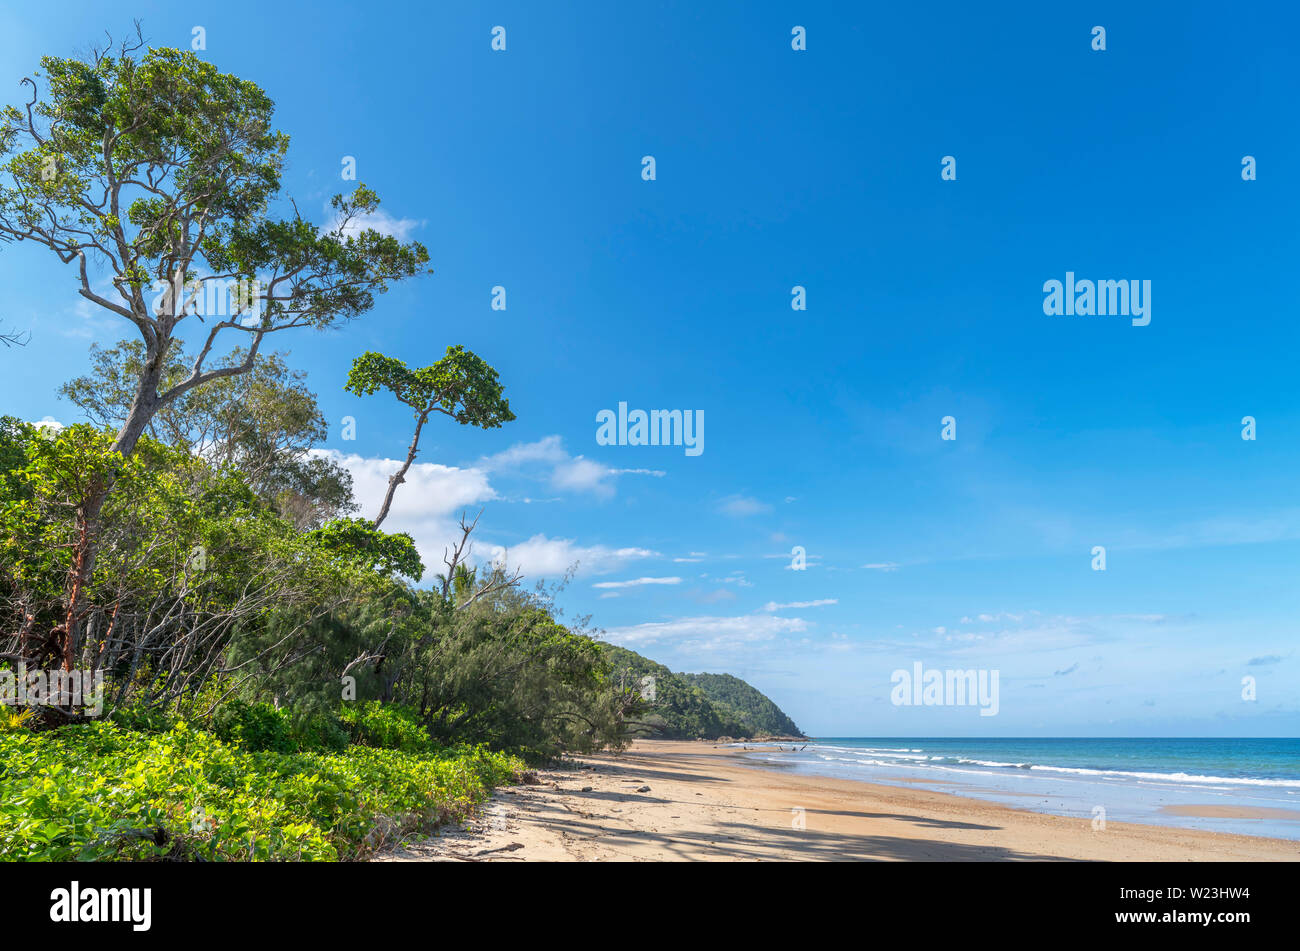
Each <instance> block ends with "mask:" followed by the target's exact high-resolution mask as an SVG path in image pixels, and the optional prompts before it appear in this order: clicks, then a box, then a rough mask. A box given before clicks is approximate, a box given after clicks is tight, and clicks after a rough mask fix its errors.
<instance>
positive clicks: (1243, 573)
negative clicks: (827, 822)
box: [0, 0, 1300, 736]
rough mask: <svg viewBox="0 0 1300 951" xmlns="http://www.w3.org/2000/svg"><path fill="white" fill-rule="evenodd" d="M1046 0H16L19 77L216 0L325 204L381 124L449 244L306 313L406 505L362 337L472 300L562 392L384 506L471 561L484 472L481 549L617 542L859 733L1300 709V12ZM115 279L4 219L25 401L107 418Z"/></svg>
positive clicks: (514, 373)
mask: <svg viewBox="0 0 1300 951" xmlns="http://www.w3.org/2000/svg"><path fill="white" fill-rule="evenodd" d="M543 6H545V7H546V9H543ZM1046 6H1048V5H1038V4H1016V5H1001V6H1000V7H999V9H996V10H992V9H988V8H985V7H978V8H976V7H972V6H970V5H965V4H955V3H953V4H943V3H940V4H929V5H926V7H925V12H924V15H921V14H919V13H918V12H917V9H916V8H909V7H908V6H907V5H896V8H895V9H892V10H871V11H870V12H868V11H865V10H863V9H861V8H860V7H859V5H856V4H847V3H846V4H797V5H794V4H780V3H765V2H746V3H711V4H707V5H701V4H698V3H689V2H682V3H653V4H641V5H633V4H605V3H594V2H593V3H575V4H547V5H540V4H535V3H509V2H502V3H489V4H469V3H456V4H437V5H426V4H416V3H410V4H385V3H374V4H368V5H366V6H365V7H364V8H361V7H358V6H357V5H355V4H351V3H336V2H329V0H325V2H321V3H317V4H313V5H312V6H311V7H310V11H308V8H301V9H283V10H282V9H279V8H278V6H277V5H270V4H263V3H257V4H254V3H243V2H226V3H222V4H192V5H187V6H186V7H185V8H184V9H176V8H174V7H172V5H168V4H161V3H139V4H136V5H135V7H134V9H132V10H130V11H127V12H123V13H121V14H118V15H110V14H109V13H106V12H105V11H104V9H103V5H102V4H96V3H75V2H74V3H67V4H61V5H60V7H59V15H58V17H50V16H48V15H47V13H46V12H45V11H44V10H42V9H40V8H32V7H28V8H24V9H21V10H16V9H14V8H12V7H10V8H8V9H6V10H5V11H4V12H0V64H2V68H0V89H3V90H5V94H4V97H3V98H4V100H5V101H6V102H15V103H16V102H20V101H23V100H24V98H25V97H24V96H23V94H22V92H21V90H20V89H19V87H18V82H19V80H20V79H21V78H22V77H23V76H25V75H28V74H29V73H30V72H31V71H32V70H33V69H34V68H35V67H36V64H37V60H38V58H39V56H40V55H41V54H44V53H53V54H57V55H70V54H72V53H74V52H77V51H81V50H85V49H86V48H87V47H88V46H89V45H90V44H91V43H93V42H94V41H96V39H98V38H99V37H101V36H102V34H103V31H104V30H105V29H108V30H111V31H113V32H114V33H115V34H119V35H120V34H121V33H122V32H123V31H124V30H126V29H128V28H129V25H130V19H131V17H132V16H138V17H140V18H141V19H142V20H143V28H144V31H145V34H146V37H147V38H148V39H149V40H150V41H151V42H152V43H153V44H154V45H158V46H169V45H170V46H181V47H188V46H189V45H190V41H191V36H192V28H193V27H194V26H202V27H203V28H204V29H205V30H206V40H207V49H206V50H205V51H204V52H203V53H202V55H203V56H205V57H206V58H207V59H209V60H210V61H212V62H213V63H215V64H217V65H218V66H219V67H220V68H222V69H223V70H226V71H229V72H233V73H235V74H237V75H240V76H242V77H244V78H248V79H251V80H254V81H256V82H257V83H259V84H260V85H261V86H262V87H263V88H265V89H266V90H267V92H268V93H269V94H270V95H271V97H272V98H273V99H274V100H275V101H276V102H277V104H278V112H277V116H278V120H279V124H280V127H281V128H282V129H284V130H285V131H286V132H288V133H289V135H290V136H291V138H292V144H291V146H290V151H289V162H288V167H287V173H286V176H285V190H284V194H285V195H286V196H292V197H294V198H296V199H297V201H298V204H299V207H300V208H302V209H304V211H305V212H307V213H308V214H309V215H314V216H315V217H316V218H317V220H319V221H320V222H321V223H324V222H325V219H326V215H325V212H324V207H325V202H326V201H327V199H328V196H329V195H331V194H333V193H335V192H337V191H340V190H346V189H349V188H350V187H351V184H350V183H347V182H343V181H341V180H340V169H341V162H342V158H343V156H354V157H355V158H356V160H357V170H358V174H357V177H358V179H359V180H360V181H362V182H365V183H366V184H368V185H370V186H371V187H373V188H375V189H376V190H377V191H378V192H379V193H380V195H381V196H382V198H383V201H384V204H383V209H382V211H383V214H382V216H381V218H380V219H379V220H377V221H375V222H374V224H376V226H378V227H381V228H384V229H386V230H390V231H392V232H394V233H398V234H402V235H405V236H409V237H410V238H412V239H418V240H419V241H421V242H423V243H424V244H425V245H426V246H427V247H428V249H429V251H430V255H431V258H432V266H433V268H434V270H435V273H434V275H433V276H431V277H427V278H422V279H419V280H416V281H412V282H409V283H408V284H406V285H405V286H403V287H399V288H396V289H394V290H393V291H391V292H390V293H389V294H387V295H386V296H384V297H382V298H380V300H379V303H378V306H377V307H376V308H375V309H374V311H373V312H371V313H370V314H369V315H367V316H366V317H364V318H362V319H361V320H358V321H356V322H353V323H351V324H349V325H347V326H345V327H343V328H341V329H339V330H336V331H330V332H326V333H323V334H313V333H298V332H295V333H298V335H297V336H293V335H284V336H282V337H280V339H278V340H275V344H276V347H277V348H278V349H282V350H288V351H290V362H291V364H292V365H294V366H295V367H298V368H300V369H303V370H305V371H307V373H308V379H309V383H310V385H311V386H312V387H313V388H314V389H315V390H316V392H317V393H318V394H319V397H320V400H321V405H322V407H323V409H324V410H325V412H326V415H327V416H328V418H329V419H330V420H331V424H332V431H331V437H330V440H329V442H328V444H327V446H328V449H329V450H330V451H331V452H333V453H336V454H338V457H339V458H343V459H346V461H347V462H348V463H349V465H350V466H351V467H352V468H353V469H354V471H355V473H356V477H357V484H358V488H359V490H360V498H359V501H360V502H361V503H362V508H363V512H367V513H371V514H373V512H374V510H375V509H376V508H377V506H378V501H379V494H380V492H381V489H382V482H383V478H384V475H385V473H386V472H387V471H388V466H389V463H387V462H385V460H387V459H391V458H393V457H396V456H398V455H400V454H401V453H402V452H403V450H404V448H405V445H406V443H407V441H408V439H409V427H410V425H411V421H410V418H409V415H407V414H404V413H403V412H402V411H401V409H400V408H399V407H398V406H397V404H396V403H395V402H392V401H390V400H386V399H385V398H384V397H382V396H375V397H370V398H366V399H359V398H355V397H352V396H350V395H348V394H345V393H344V392H343V389H342V386H343V382H344V379H345V377H346V374H347V369H348V366H349V364H350V362H351V359H352V357H353V356H355V355H357V354H359V353H361V352H363V351H365V350H379V351H382V352H384V353H387V354H390V355H393V356H398V357H401V358H402V359H405V360H406V361H407V362H408V363H412V364H418V365H424V364H427V363H431V362H433V361H434V360H435V359H437V358H438V357H439V356H440V355H441V354H442V353H443V352H444V351H445V348H446V347H447V346H448V345H450V344H463V345H465V346H466V347H468V348H469V349H471V350H473V351H475V352H476V353H478V354H480V355H481V356H483V357H484V358H485V359H487V360H488V361H489V362H490V363H491V364H493V366H495V367H496V368H497V369H498V371H499V372H500V374H501V377H502V380H503V381H504V383H505V386H506V393H507V395H508V397H509V398H510V401H511V407H512V409H513V410H514V411H515V413H516V414H517V417H518V419H517V420H516V421H515V422H513V423H510V424H508V425H507V426H505V427H504V428H502V429H499V430H493V431H491V432H483V431H481V430H473V429H462V428H459V427H457V426H455V424H453V423H451V422H450V421H446V420H442V421H440V422H437V423H435V424H434V425H433V426H432V427H431V428H430V429H428V430H426V435H425V441H424V443H423V445H422V451H421V456H420V459H421V466H420V468H419V469H418V470H417V472H416V473H415V475H414V476H413V477H412V479H411V481H410V483H409V484H408V485H407V486H405V487H403V489H402V490H401V491H400V492H399V494H398V497H397V503H396V506H395V509H394V514H393V515H392V516H391V517H390V520H389V521H388V522H387V523H386V524H385V528H388V529H392V530H397V529H407V530H409V531H411V532H412V533H413V534H414V535H415V536H416V538H417V539H418V540H419V541H420V543H421V545H422V547H423V548H424V549H425V555H426V559H425V560H426V563H428V564H431V565H436V564H438V563H439V562H440V556H441V550H442V544H443V541H444V540H445V539H446V537H447V533H448V530H449V526H450V524H451V522H452V521H453V519H454V517H455V515H456V513H458V512H459V511H460V510H461V509H462V508H468V509H469V510H470V511H471V513H472V512H474V511H477V509H478V508H479V507H480V506H482V507H483V508H484V509H485V511H484V514H483V517H482V520H481V522H480V531H479V533H478V534H479V536H480V537H479V540H478V544H477V548H476V551H477V552H478V553H479V555H480V556H481V557H483V558H488V557H492V556H493V555H499V554H500V553H501V551H502V550H504V551H505V553H506V554H505V557H506V558H507V560H509V561H510V562H511V563H512V564H518V565H520V566H522V567H523V568H524V569H525V570H526V571H527V572H528V574H529V575H530V577H532V578H536V577H539V576H547V577H556V576H557V575H558V574H559V573H562V572H563V569H564V568H565V567H566V566H567V565H569V564H571V563H573V562H574V561H577V562H578V564H579V569H578V573H577V575H576V577H575V578H574V579H573V580H572V582H571V583H570V584H569V586H568V587H567V588H566V589H565V591H564V592H563V594H562V595H561V598H560V601H561V604H562V605H563V606H564V608H565V609H566V611H567V612H568V613H569V614H572V615H581V614H591V615H592V623H593V624H595V625H597V626H598V627H600V628H602V629H603V630H604V631H605V632H606V636H607V637H608V638H609V639H610V640H612V641H614V642H616V643H622V644H626V645H627V646H630V647H633V648H634V649H636V650H639V651H641V652H642V653H645V654H646V655H648V656H650V657H652V658H654V659H655V660H658V661H660V662H662V663H665V664H667V665H668V666H670V667H672V668H673V669H675V670H711V671H729V672H732V673H735V674H738V675H740V676H742V677H745V678H746V679H747V680H750V681H751V682H752V683H754V684H755V685H756V686H758V687H759V688H760V689H762V690H764V691H765V692H767V693H768V694H769V695H770V696H772V697H773V699H775V700H776V701H777V702H778V703H779V704H781V706H782V707H783V708H785V710H786V711H787V712H788V713H790V714H791V716H792V717H794V719H795V720H796V722H798V723H799V725H800V726H801V727H803V728H804V729H805V730H806V731H809V732H811V733H814V734H820V735H883V736H907V735H911V736H925V735H950V736H962V735H1006V736H1025V735H1121V736H1122V735H1137V736H1143V735H1171V736H1176V735H1246V736H1259V735H1286V736H1293V735H1296V732H1297V727H1298V726H1300V683H1298V681H1297V677H1296V670H1297V664H1300V658H1297V656H1296V651H1295V644H1296V639H1297V638H1296V635H1297V631H1296V618H1297V614H1298V612H1297V608H1298V607H1300V585H1298V584H1297V583H1296V565H1297V561H1298V556H1300V503H1298V502H1297V500H1296V491H1295V489H1296V485H1297V473H1298V472H1300V406H1298V401H1297V399H1296V396H1295V395H1294V394H1295V389H1296V386H1295V369H1294V365H1295V351H1296V344H1297V330H1296V321H1295V307H1296V300H1295V298H1296V284H1295V279H1294V272H1295V262H1296V260H1297V257H1298V255H1300V235H1298V234H1297V229H1296V227H1295V221H1296V215H1295V211H1296V209H1297V207H1300V205H1298V203H1297V199H1298V198H1300V195H1298V193H1297V192H1298V188H1300V185H1298V184H1297V180H1296V176H1295V174H1294V167H1295V165H1296V162H1297V160H1298V159H1300V154H1298V153H1300V148H1298V147H1300V139H1298V136H1297V132H1296V125H1295V123H1294V121H1292V120H1291V115H1292V113H1293V111H1294V103H1295V101H1296V95H1297V91H1298V90H1297V75H1298V74H1297V71H1296V69H1295V65H1294V61H1293V59H1290V58H1289V53H1288V51H1287V49H1286V46H1285V43H1286V38H1287V37H1288V36H1290V35H1292V34H1293V33H1294V31H1295V29H1296V28H1297V26H1300V23H1298V22H1297V20H1298V19H1300V18H1297V17H1296V15H1295V13H1294V12H1293V11H1292V10H1289V9H1283V10H1281V11H1280V12H1279V11H1277V10H1268V9H1266V8H1265V7H1264V6H1249V7H1246V8H1240V9H1238V8H1227V7H1222V8H1218V9H1216V8H1213V7H1211V6H1208V5H1199V4H1188V3H1182V4H1177V5H1172V4H1171V5H1150V6H1149V8H1146V9H1143V10H1140V11H1137V10H1133V9H1130V7H1131V5H1129V4H1110V3H1089V4H1082V3H1079V4H1052V5H1050V7H1051V8H1050V9H1044V8H1043V7H1046ZM702 7H704V9H701V8H702ZM1144 7H1147V5H1144ZM1225 10H1226V11H1227V12H1225ZM497 25H502V26H504V27H505V28H506V31H507V33H506V35H507V48H506V50H505V51H504V52H494V51H493V50H491V48H490V41H491V35H490V31H491V30H492V28H493V27H494V26H497ZM795 25H802V26H804V27H806V29H807V49H806V50H805V51H801V52H796V51H793V50H792V49H791V44H790V39H791V29H792V27H794V26H795ZM1095 25H1102V26H1104V27H1105V28H1106V31H1107V43H1106V45H1107V49H1106V50H1105V51H1104V52H1099V51H1094V50H1093V49H1092V48H1091V42H1092V28H1093V27H1094V26H1095ZM644 155H653V156H654V157H655V160H656V174H657V177H656V180H654V181H644V180H642V177H641V167H642V166H641V159H642V156H644ZM947 155H951V156H954V157H955V159H956V162H957V179H956V180H955V181H943V180H941V177H940V161H941V158H942V157H943V156H947ZM1246 155H1251V156H1254V157H1255V158H1256V161H1257V167H1258V179H1257V180H1255V181H1243V180H1242V176H1241V167H1242V166H1241V162H1242V157H1243V156H1246ZM1067 271H1072V272H1075V274H1076V275H1077V276H1078V277H1079V278H1080V279H1082V278H1091V279H1096V280H1100V279H1108V280H1109V279H1135V280H1149V281H1151V286H1152V300H1151V305H1152V306H1151V317H1152V319H1151V322H1150V324H1149V325H1148V326H1145V327H1135V326H1132V325H1131V323H1130V321H1129V320H1128V319H1127V318H1124V317H1119V316H1107V317H1084V316H1070V317H1066V316H1047V315H1045V314H1044V312H1043V298H1044V293H1043V289H1042V288H1043V284H1044V282H1045V281H1048V280H1052V279H1056V280H1064V279H1065V274H1066V272H1067ZM74 278H75V275H74V273H73V272H72V270H71V269H65V268H63V267H62V266H60V265H58V264H57V262H54V261H52V260H51V259H49V258H47V256H45V255H42V254H41V253H40V251H39V249H36V248H32V247H24V246H15V245H5V246H0V280H2V281H3V284H4V287H5V294H4V298H3V303H2V304H0V316H3V318H4V321H5V324H6V326H16V327H18V328H21V329H29V330H30V331H31V333H32V341H31V343H30V345H29V346H28V347H27V348H26V349H25V350H22V351H9V352H7V353H0V361H3V367H4V374H3V378H0V406H2V407H3V411H4V412H8V413H13V414H16V415H20V416H23V417H25V418H28V419H33V420H35V419H41V418H44V417H47V416H48V417H52V418H54V419H57V420H61V421H64V422H68V421H71V420H72V419H73V418H75V416H74V413H73V409H72V408H71V407H70V406H69V405H68V404H67V403H64V402H62V401H60V400H59V399H58V397H57V394H56V390H57V387H58V384H59V383H60V382H62V381H63V380H65V379H67V378H68V377H70V376H73V375H75V374H77V373H80V372H83V371H84V369H85V367H86V364H87V361H86V348H87V347H88V346H89V344H90V343H91V342H92V341H95V340H98V341H102V342H111V341H114V340H116V339H118V338H120V337H124V336H126V329H127V327H126V325H125V324H124V323H123V322H121V321H120V320H118V319H117V318H113V317H111V315H109V316H99V315H97V314H94V313H92V310H91V308H89V307H88V306H86V305H85V304H82V303H79V302H78V298H77V297H76V295H75V284H74ZM497 285H500V286H503V287H505V288H506V294H507V309H506V310H505V311H493V310H491V309H490V300H491V289H492V288H493V287H494V286H497ZM795 285H801V286H803V287H805V288H806V289H807V302H808V309H807V310H806V311H804V312H796V311H793V310H792V309H791V288H792V287H793V286H795ZM620 401H623V402H626V403H627V404H628V405H629V407H632V408H643V409H682V410H702V411H703V413H704V417H705V420H706V426H705V451H704V452H703V453H702V454H701V455H699V456H696V457H688V456H686V455H685V453H684V452H683V450H682V448H681V447H639V446H602V445H598V444H597V442H596V438H595V434H596V423H595V417H596V414H597V412H599V411H600V410H602V409H615V408H616V407H617V405H618V403H619V402H620ZM349 415H350V416H353V417H355V419H356V420H357V438H356V439H355V441H344V440H342V439H341V427H340V426H339V423H340V421H341V420H342V419H343V417H345V416H349ZM1247 415H1251V416H1254V417H1255V418H1256V420H1257V433H1258V438H1257V439H1256V440H1254V441H1245V440H1243V439H1242V438H1241V431H1242V425H1241V419H1242V417H1243V416H1247ZM945 416H953V417H955V418H956V420H957V438H956V439H955V440H951V441H945V440H942V439H941V438H940V432H941V424H940V420H941V419H942V418H943V417H945ZM636 470H642V471H636ZM796 545H799V546H803V547H804V548H805V549H806V551H807V553H808V567H807V569H806V570H803V571H794V570H791V569H790V565H791V550H792V548H793V547H794V546H796ZM1098 545H1101V546H1105V548H1106V559H1107V567H1106V570H1105V571H1104V572H1103V571H1094V570H1093V569H1092V554H1091V552H1092V549H1093V547H1094V546H1098ZM643 579H655V580H654V582H644V583H629V582H638V581H642V580H643ZM674 579H675V580H674ZM916 661H920V662H922V663H923V664H924V665H925V667H926V668H939V669H943V668H962V669H969V668H980V669H996V670H998V671H999V672H1000V683H1001V698H1000V711H999V714H998V715H997V716H996V717H980V716H978V714H977V711H976V710H975V709H973V708H970V707H952V706H949V707H923V708H921V707H900V706H895V705H893V704H892V703H891V702H890V699H889V697H890V689H891V682H890V677H891V673H892V672H893V671H894V670H895V669H897V668H908V669H910V668H911V666H912V664H913V663H914V662H916ZM1247 676H1251V677H1254V678H1256V692H1257V693H1256V695H1257V699H1256V700H1255V701H1253V702H1248V701H1245V700H1243V699H1242V678H1243V677H1247Z"/></svg>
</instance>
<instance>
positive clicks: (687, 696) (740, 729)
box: [601, 644, 803, 740]
mask: <svg viewBox="0 0 1300 951" xmlns="http://www.w3.org/2000/svg"><path fill="white" fill-rule="evenodd" d="M601 646H602V648H603V649H604V651H605V656H606V658H607V659H608V660H609V661H610V663H611V664H612V665H613V667H614V676H615V678H616V679H618V678H625V679H626V680H627V681H628V683H629V685H630V684H633V683H640V682H641V680H642V679H643V678H646V677H653V678H654V683H653V692H651V690H650V689H649V685H647V686H646V688H644V689H643V694H644V695H645V696H646V699H647V702H648V703H647V706H648V709H647V710H646V712H644V713H643V714H642V715H641V716H640V717H639V719H638V720H637V722H636V723H635V724H629V726H631V727H633V729H632V730H631V732H632V733H634V734H640V735H643V736H658V737H664V738H666V739H710V740H711V739H717V738H718V737H723V736H730V737H736V738H737V739H741V738H749V737H754V736H769V735H771V736H802V735H803V733H802V731H800V729H799V728H798V727H797V726H795V723H794V721H793V720H791V719H790V718H789V717H788V716H786V715H785V713H784V712H782V710H781V708H780V707H778V706H777V705H776V704H775V703H773V702H772V701H771V700H769V699H768V698H767V697H766V696H764V695H763V694H762V693H761V692H760V691H758V690H756V689H755V688H753V687H751V686H750V685H749V684H747V683H745V681H743V680H741V679H740V678H739V677H733V676H731V675H730V674H676V673H673V672H672V671H671V670H669V669H668V668H667V667H665V666H664V665H663V664H657V663H655V662H654V661H652V660H650V659H648V658H646V657H642V656H641V655H640V654H638V653H636V652H635V651H630V650H627V649H626V648H623V647H615V646H614V645H612V644H602V645H601Z"/></svg>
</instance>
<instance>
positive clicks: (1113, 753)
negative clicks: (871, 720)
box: [735, 737, 1300, 840]
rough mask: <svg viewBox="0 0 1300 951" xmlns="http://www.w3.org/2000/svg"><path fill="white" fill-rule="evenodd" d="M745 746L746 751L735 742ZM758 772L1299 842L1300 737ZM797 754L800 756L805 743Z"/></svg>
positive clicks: (833, 751)
mask: <svg viewBox="0 0 1300 951" xmlns="http://www.w3.org/2000/svg"><path fill="white" fill-rule="evenodd" d="M735 745H736V746H737V747H742V748H743V747H744V746H745V745H746V744H744V743H738V744H735ZM784 746H785V750H784V751H782V752H776V751H771V752H763V751H753V752H749V753H746V754H744V756H745V758H746V759H748V760H749V761H750V762H751V763H753V765H756V766H763V767H766V768H777V769H788V770H792V771H794V772H798V773H805V774H810V775H817V776H831V777H836V778H842V779H858V780H864V781H867V782H875V783H884V784H890V783H891V782H892V783H893V784H896V785H907V786H912V787H916V786H920V787H922V788H928V789H933V790H934V791H936V792H949V793H955V794H957V795H964V796H974V797H977V798H980V799H989V800H992V801H994V802H1000V803H1003V804H1005V805H1008V806H1014V807H1016V808H1020V809H1030V810H1033V811H1036V812H1047V813H1053V814H1055V815H1062V816H1073V817H1077V818H1079V819H1080V820H1086V821H1087V822H1089V823H1090V824H1091V825H1092V827H1093V828H1094V829H1097V830H1098V831H1101V830H1102V829H1103V828H1104V826H1103V825H1102V823H1104V822H1105V821H1118V822H1143V823H1149V824H1153V825H1172V826H1183V827H1187V828H1196V829H1209V830H1214V831H1219V832H1233V833H1239V834H1244V835H1265V836H1273V837H1276V838H1286V839H1297V840H1300V739H1077V738H1059V739H1015V738H1010V739H952V738H927V739H917V738H879V737H875V738H864V737H822V738H818V739H814V740H812V741H810V742H809V743H808V744H807V747H806V748H804V749H803V750H801V751H796V752H791V751H790V750H791V744H789V743H786V744H784ZM794 746H803V744H802V743H798V744H794Z"/></svg>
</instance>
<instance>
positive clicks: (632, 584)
mask: <svg viewBox="0 0 1300 951" xmlns="http://www.w3.org/2000/svg"><path fill="white" fill-rule="evenodd" d="M681 583H682V579H681V578H633V579H632V580H630V581H599V582H597V583H596V584H594V585H592V587H593V588H637V587H640V586H641V585H647V584H681Z"/></svg>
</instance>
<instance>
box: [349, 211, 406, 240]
mask: <svg viewBox="0 0 1300 951" xmlns="http://www.w3.org/2000/svg"><path fill="white" fill-rule="evenodd" d="M339 223H340V219H339V217H338V216H337V215H336V216H335V217H334V220H333V221H332V222H331V223H330V227H329V230H330V231H333V230H334V229H336V228H337V227H338V226H339ZM424 225H425V222H424V221H423V220H419V221H417V220H415V219H414V218H394V217H393V216H392V215H390V214H389V213H388V212H386V211H384V210H383V209H380V210H378V211H375V212H373V213H371V214H366V215H357V216H356V217H355V218H353V219H352V220H351V221H349V222H348V224H347V227H345V228H344V229H343V234H344V235H345V236H347V237H349V238H358V237H360V236H361V233H362V232H363V231H378V232H379V233H380V234H386V235H390V236H392V237H394V238H396V239H397V240H398V241H409V240H410V238H411V232H413V231H414V230H415V229H416V228H423V227H424Z"/></svg>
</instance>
